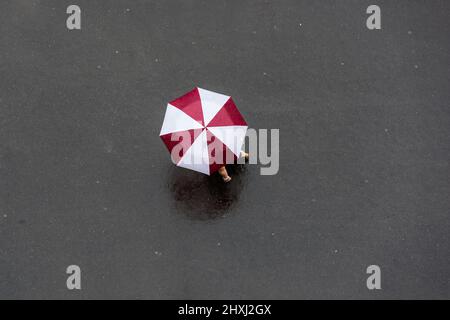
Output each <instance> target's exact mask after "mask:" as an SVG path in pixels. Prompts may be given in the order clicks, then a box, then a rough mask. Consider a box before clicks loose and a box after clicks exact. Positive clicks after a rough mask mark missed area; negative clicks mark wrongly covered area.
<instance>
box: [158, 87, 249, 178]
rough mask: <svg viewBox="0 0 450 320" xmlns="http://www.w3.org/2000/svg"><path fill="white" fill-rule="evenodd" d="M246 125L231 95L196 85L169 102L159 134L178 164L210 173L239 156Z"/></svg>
mask: <svg viewBox="0 0 450 320" xmlns="http://www.w3.org/2000/svg"><path fill="white" fill-rule="evenodd" d="M247 128H248V126H247V123H246V122H245V120H244V118H243V117H242V115H241V113H240V112H239V110H238V109H237V107H236V105H235V104H234V102H233V99H232V98H231V97H230V96H226V95H223V94H220V93H216V92H213V91H209V90H205V89H201V88H195V89H194V90H192V91H190V92H188V93H186V94H185V95H183V96H181V97H179V98H177V99H175V100H173V101H171V102H169V103H168V105H167V109H166V114H165V116H164V122H163V125H162V128H161V132H160V134H159V135H160V137H161V139H162V140H163V142H164V144H165V145H166V147H167V149H168V150H169V152H170V154H171V157H172V161H173V162H174V163H175V164H176V165H177V166H179V167H183V168H187V169H191V170H194V171H198V172H201V173H204V174H207V175H210V174H212V173H214V172H215V171H217V170H218V169H219V168H220V167H221V166H223V165H224V164H229V163H234V162H235V161H236V159H237V158H238V157H240V153H241V148H242V145H243V143H244V139H245V134H246V132H247Z"/></svg>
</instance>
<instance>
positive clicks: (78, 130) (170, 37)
mask: <svg viewBox="0 0 450 320" xmlns="http://www.w3.org/2000/svg"><path fill="white" fill-rule="evenodd" d="M372 2H373V1H366V0H361V1H356V0H346V1H337V0H333V1H331V0H326V1H325V0H323V1H312V0H311V1H300V0H297V1H294V0H292V1H282V0H280V1H223V0H222V1H218V0H208V1H194V0H186V1H143V0H140V1H125V0H121V1H117V0H109V1H106V0H103V1H91V0H76V1H71V2H67V1H56V0H48V1H44V0H42V1H37V0H35V1H32V0H29V1H25V0H16V1H2V2H1V4H0V26H1V29H0V298H3V299H13V298H21V299H22V298H31V299H39V298H45V299H49V298H61V299H97V298H106V299H109V298H126V299H131V298H139V299H141V298H148V299H163V298H165V299H197V298H202V299H219V298H227V299H280V298H284V299H312V298H320V299H340V298H342V299H356V298H361V299H379V298H386V299H394V298H402V299H405V298H447V299H448V298H450V259H449V251H450V239H449V238H450V237H449V230H450V219H449V212H450V197H449V195H450V179H449V177H450V168H449V159H450V144H449V138H450V111H449V102H450V90H449V88H450V50H449V49H450V43H449V35H450V18H449V17H450V3H449V2H448V1H438V0H430V1H412V0H410V1H405V0H402V1H397V0H396V1H393V0H392V1H377V2H376V4H378V5H379V6H380V7H381V12H382V29H381V30H376V31H370V30H368V29H367V28H366V22H365V21H366V18H367V16H368V15H367V14H366V13H365V11H366V8H367V7H368V5H370V4H373V3H372ZM70 4H77V5H79V6H80V7H81V10H82V29H81V30H79V31H76V30H75V31H68V30H67V29H66V17H67V15H66V13H65V11H66V8H67V6H68V5H70ZM194 86H200V87H203V88H206V89H209V90H213V91H218V92H222V93H226V94H229V95H232V96H233V99H234V100H235V102H236V104H237V105H238V107H239V109H240V111H241V112H242V114H243V115H244V117H245V118H246V120H247V122H248V123H249V125H250V126H251V127H252V128H268V129H270V128H279V129H280V152H281V155H280V171H279V173H278V174H277V175H274V176H261V175H260V170H259V169H260V166H258V165H247V166H245V167H237V168H231V170H232V171H233V181H232V182H231V183H230V184H229V185H226V186H225V185H223V184H222V183H221V182H220V180H219V179H218V177H216V176H213V177H211V178H208V177H206V176H203V175H201V174H197V173H194V172H190V171H187V170H184V169H181V168H176V167H174V166H173V165H172V164H171V162H170V160H169V155H168V153H167V151H166V149H165V147H164V145H163V144H162V142H161V141H160V139H159V136H158V135H159V130H160V127H161V124H162V120H163V116H164V112H165V104H166V103H167V101H169V100H171V99H173V98H176V97H178V96H179V95H181V94H183V93H184V92H186V91H188V90H190V89H192V88H193V87H194ZM71 264H76V265H79V266H80V267H81V270H82V289H81V290H80V291H76V290H75V291H69V290H67V288H66V278H67V275H66V273H65V270H66V267H67V266H68V265H71ZM372 264H376V265H379V266H380V268H381V272H382V289H381V290H374V291H369V290H368V289H367V288H366V278H367V276H368V275H367V274H366V268H367V266H369V265H372Z"/></svg>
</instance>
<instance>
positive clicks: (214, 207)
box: [169, 164, 247, 220]
mask: <svg viewBox="0 0 450 320" xmlns="http://www.w3.org/2000/svg"><path fill="white" fill-rule="evenodd" d="M227 171H228V173H229V175H230V176H231V177H232V180H231V181H230V182H229V183H224V182H223V181H222V179H221V177H220V176H219V175H218V174H217V173H214V174H212V175H211V176H206V175H203V174H200V173H197V172H191V171H188V170H184V169H181V168H177V167H175V168H173V169H172V170H171V173H170V178H169V189H170V192H171V193H172V196H173V197H174V199H175V206H176V209H177V212H178V213H179V214H182V215H185V216H186V217H187V218H189V219H192V220H214V219H218V218H222V217H224V216H226V215H227V214H229V213H231V212H232V210H231V209H232V208H233V207H234V206H235V205H236V204H237V203H238V201H239V194H240V193H241V192H242V191H243V189H244V182H243V181H245V175H246V173H247V169H246V166H245V165H241V164H236V165H229V166H227Z"/></svg>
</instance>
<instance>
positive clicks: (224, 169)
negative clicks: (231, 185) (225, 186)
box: [219, 166, 231, 182]
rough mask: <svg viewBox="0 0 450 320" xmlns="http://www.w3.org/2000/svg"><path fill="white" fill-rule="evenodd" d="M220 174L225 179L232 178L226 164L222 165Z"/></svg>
mask: <svg viewBox="0 0 450 320" xmlns="http://www.w3.org/2000/svg"><path fill="white" fill-rule="evenodd" d="M219 174H220V176H221V177H222V179H223V181H225V182H228V181H230V180H231V177H230V176H229V175H228V172H227V168H225V166H222V167H220V169H219Z"/></svg>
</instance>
